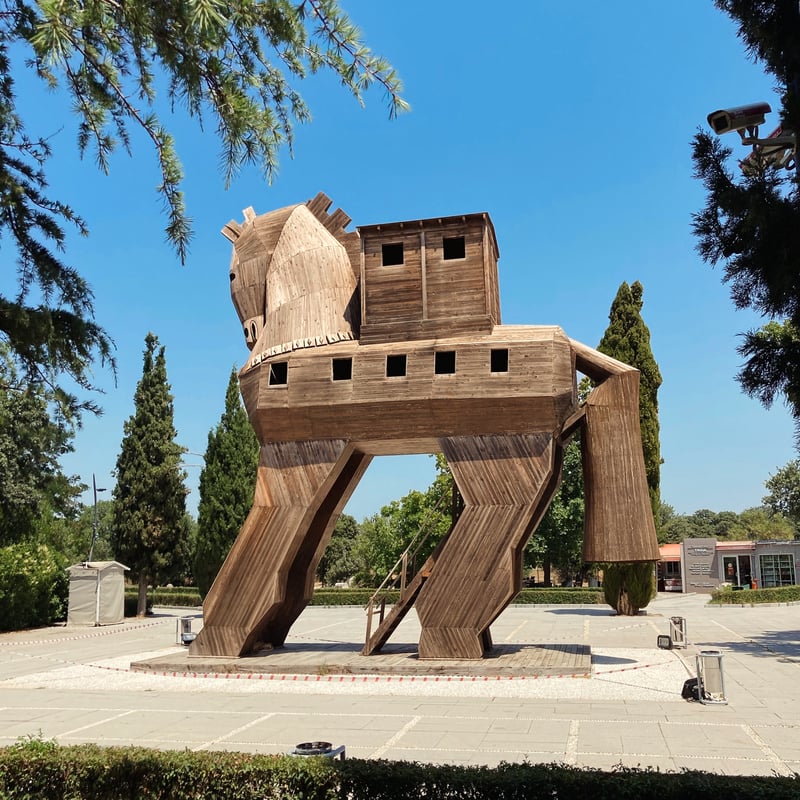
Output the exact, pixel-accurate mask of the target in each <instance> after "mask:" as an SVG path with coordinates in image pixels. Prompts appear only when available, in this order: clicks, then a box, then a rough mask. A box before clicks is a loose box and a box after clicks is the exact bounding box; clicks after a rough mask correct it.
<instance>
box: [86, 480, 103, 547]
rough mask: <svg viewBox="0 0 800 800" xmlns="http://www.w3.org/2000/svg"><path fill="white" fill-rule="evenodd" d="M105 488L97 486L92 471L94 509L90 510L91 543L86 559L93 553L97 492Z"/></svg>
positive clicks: (95, 535)
mask: <svg viewBox="0 0 800 800" xmlns="http://www.w3.org/2000/svg"><path fill="white" fill-rule="evenodd" d="M104 491H105V489H98V488H97V481H95V479H94V472H93V473H92V493H93V494H94V511H93V512H92V543H91V544H90V545H89V556H88V558H87V559H86V561H87V562H88V561H91V560H92V553H94V543H95V541H96V540H97V493H98V492H104Z"/></svg>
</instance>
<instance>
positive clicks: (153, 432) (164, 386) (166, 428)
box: [111, 333, 187, 616]
mask: <svg viewBox="0 0 800 800" xmlns="http://www.w3.org/2000/svg"><path fill="white" fill-rule="evenodd" d="M176 435H177V432H176V430H175V424H174V421H173V408H172V394H171V393H170V386H169V383H168V381H167V364H166V358H165V356H164V348H163V347H159V346H158V338H157V337H156V336H155V335H154V334H152V333H148V334H147V337H146V338H145V351H144V366H143V369H142V378H141V380H140V381H139V383H138V385H137V386H136V393H135V395H134V413H133V416H131V417H130V419H128V421H127V422H126V423H125V427H124V435H123V438H122V446H121V449H120V454H119V457H118V458H117V467H116V478H117V485H116V487H115V488H114V526H113V531H112V537H111V538H112V546H113V549H114V553H115V556H116V558H117V559H119V560H120V561H122V562H123V563H124V564H126V565H127V566H128V567H130V568H131V571H132V573H133V575H134V576H136V577H138V581H139V604H138V608H137V616H143V615H144V613H145V610H146V603H147V584H148V582H149V581H156V580H162V579H169V578H170V577H172V576H173V575H174V574H175V571H176V570H178V569H180V568H181V567H182V566H183V564H184V563H185V559H186V549H187V541H186V539H187V530H186V524H185V519H184V517H185V514H186V488H185V486H184V483H183V482H184V480H185V478H186V473H185V472H184V471H183V470H182V469H181V454H182V453H183V452H184V450H183V448H182V447H180V445H178V444H177V443H176V442H175V437H176Z"/></svg>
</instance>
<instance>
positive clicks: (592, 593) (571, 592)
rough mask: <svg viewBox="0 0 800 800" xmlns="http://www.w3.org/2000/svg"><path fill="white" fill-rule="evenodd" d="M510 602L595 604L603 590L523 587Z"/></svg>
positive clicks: (576, 587) (598, 601)
mask: <svg viewBox="0 0 800 800" xmlns="http://www.w3.org/2000/svg"><path fill="white" fill-rule="evenodd" d="M512 602H513V603H514V604H515V605H570V604H572V605H596V604H598V603H602V602H603V590H602V589H599V588H598V589H595V588H591V589H587V588H585V587H581V586H575V587H566V586H565V587H561V588H553V589H523V590H522V591H521V592H520V593H519V594H518V595H517V596H516V597H515V598H514V600H513V601H512Z"/></svg>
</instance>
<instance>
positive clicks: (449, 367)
mask: <svg viewBox="0 0 800 800" xmlns="http://www.w3.org/2000/svg"><path fill="white" fill-rule="evenodd" d="M433 371H434V372H435V373H436V374H437V375H453V374H454V373H455V371H456V351H455V350H442V351H441V352H438V353H435V354H434V361H433Z"/></svg>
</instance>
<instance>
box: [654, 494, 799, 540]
mask: <svg viewBox="0 0 800 800" xmlns="http://www.w3.org/2000/svg"><path fill="white" fill-rule="evenodd" d="M794 535H795V526H794V525H793V524H792V523H791V522H790V521H789V519H788V518H787V517H785V516H783V515H782V514H781V513H776V512H775V511H774V510H772V509H771V508H770V507H769V506H768V505H767V504H766V503H765V505H764V506H763V507H757V508H748V509H745V510H744V511H742V512H741V514H737V513H735V512H734V511H719V512H717V511H711V510H709V509H707V508H701V509H699V510H698V511H695V512H694V513H693V514H675V513H674V512H673V513H672V514H670V515H668V516H667V517H666V518H664V519H663V521H662V525H661V528H660V529H659V540H660V541H661V542H662V544H663V543H666V542H682V541H683V540H684V539H718V540H722V541H745V540H756V541H764V540H767V539H792V538H794Z"/></svg>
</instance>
